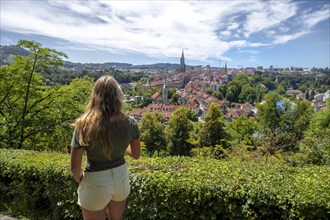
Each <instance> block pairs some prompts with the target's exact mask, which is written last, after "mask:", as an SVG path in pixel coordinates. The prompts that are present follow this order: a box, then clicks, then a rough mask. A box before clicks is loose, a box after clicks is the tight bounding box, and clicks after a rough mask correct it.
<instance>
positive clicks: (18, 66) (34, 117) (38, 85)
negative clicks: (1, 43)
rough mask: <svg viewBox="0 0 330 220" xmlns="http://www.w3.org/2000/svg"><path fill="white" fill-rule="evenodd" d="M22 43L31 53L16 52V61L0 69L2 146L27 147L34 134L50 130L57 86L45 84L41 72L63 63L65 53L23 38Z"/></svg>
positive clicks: (31, 141) (0, 133) (19, 43)
mask: <svg viewBox="0 0 330 220" xmlns="http://www.w3.org/2000/svg"><path fill="white" fill-rule="evenodd" d="M17 46H18V47H23V48H25V49H27V50H28V51H29V52H30V53H29V55H27V56H25V57H22V56H20V55H17V56H14V57H13V59H14V62H13V63H11V64H10V65H9V66H2V67H1V70H0V74H1V78H0V85H1V89H0V123H1V124H0V126H1V127H0V138H1V140H2V141H1V145H2V147H12V148H24V147H26V146H31V145H32V144H34V143H33V142H34V140H33V139H34V137H35V136H37V135H38V134H40V133H42V132H46V131H47V126H48V125H49V123H48V117H47V115H48V113H49V112H50V109H51V107H52V105H53V99H54V96H56V88H50V87H45V86H43V82H42V77H41V76H40V74H39V73H40V72H43V71H47V70H48V69H50V68H55V67H57V66H58V65H62V57H66V55H65V54H63V53H61V52H58V51H56V50H52V49H49V48H43V47H41V44H39V43H37V42H34V41H26V40H21V41H19V42H18V44H17Z"/></svg>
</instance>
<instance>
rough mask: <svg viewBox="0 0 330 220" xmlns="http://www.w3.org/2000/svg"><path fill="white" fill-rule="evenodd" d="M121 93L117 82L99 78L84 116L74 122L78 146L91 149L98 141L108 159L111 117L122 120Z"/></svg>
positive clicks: (109, 154)
mask: <svg viewBox="0 0 330 220" xmlns="http://www.w3.org/2000/svg"><path fill="white" fill-rule="evenodd" d="M122 111H123V92H122V90H121V88H120V86H119V84H118V82H117V81H116V80H115V79H114V78H113V77H112V76H103V77H101V78H99V79H98V80H97V81H96V82H95V84H94V89H93V92H92V95H91V98H90V100H89V103H88V105H87V106H86V109H85V112H84V114H82V115H81V116H80V117H79V118H77V120H76V122H75V124H74V125H75V127H76V130H77V131H78V132H79V144H80V145H81V146H86V147H90V148H93V147H94V145H95V141H96V140H99V141H100V142H101V144H102V145H103V151H104V154H105V156H106V157H107V158H110V156H111V152H112V144H111V137H110V132H109V130H110V128H109V122H110V118H111V117H113V116H116V117H117V116H119V118H118V119H119V120H122V119H124V115H123V113H122Z"/></svg>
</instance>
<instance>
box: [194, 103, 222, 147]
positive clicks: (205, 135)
mask: <svg viewBox="0 0 330 220" xmlns="http://www.w3.org/2000/svg"><path fill="white" fill-rule="evenodd" d="M224 127H225V125H224V117H223V114H222V112H221V109H220V107H219V105H217V104H216V103H211V105H210V107H209V110H208V112H207V114H206V116H205V123H204V124H203V126H202V129H201V130H200V133H199V140H200V146H207V147H210V146H212V147H215V146H216V145H222V146H223V147H225V146H226V141H227V133H226V131H225V130H224Z"/></svg>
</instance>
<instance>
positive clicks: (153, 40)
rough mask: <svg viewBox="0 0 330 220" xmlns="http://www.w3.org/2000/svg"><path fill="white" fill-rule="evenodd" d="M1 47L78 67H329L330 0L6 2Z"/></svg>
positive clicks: (3, 11)
mask: <svg viewBox="0 0 330 220" xmlns="http://www.w3.org/2000/svg"><path fill="white" fill-rule="evenodd" d="M0 4H1V5H0V6H1V7H0V8H1V15H0V16H1V20H0V26H1V38H0V40H1V45H13V44H16V43H17V41H18V40H19V39H27V40H35V41H38V42H40V43H41V44H42V45H43V46H44V47H50V48H53V49H56V50H59V51H62V52H64V53H66V54H67V55H68V56H69V59H68V60H69V61H71V62H80V63H105V62H121V63H132V64H134V65H138V64H152V63H179V62H180V57H181V51H182V49H184V54H185V61H186V64H187V65H208V64H209V65H211V66H213V67H219V66H220V65H221V66H222V67H223V66H224V64H225V63H227V65H228V67H229V68H231V67H238V66H242V67H257V66H264V67H269V66H270V65H272V66H273V67H274V68H276V67H278V68H282V67H289V66H295V67H321V68H325V67H328V66H329V65H330V64H329V63H330V49H329V47H330V45H329V41H330V40H329V39H330V36H329V35H330V33H329V29H330V3H329V0H325V1H312V2H311V1H300V0H298V1H169V2H165V1H107V0H105V1H27V0H20V1H18V0H13V1H9V0H3V1H1V2H0Z"/></svg>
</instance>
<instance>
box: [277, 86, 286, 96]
mask: <svg viewBox="0 0 330 220" xmlns="http://www.w3.org/2000/svg"><path fill="white" fill-rule="evenodd" d="M276 92H277V93H278V94H280V95H285V89H284V87H283V86H282V84H278V85H277V88H276Z"/></svg>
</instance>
